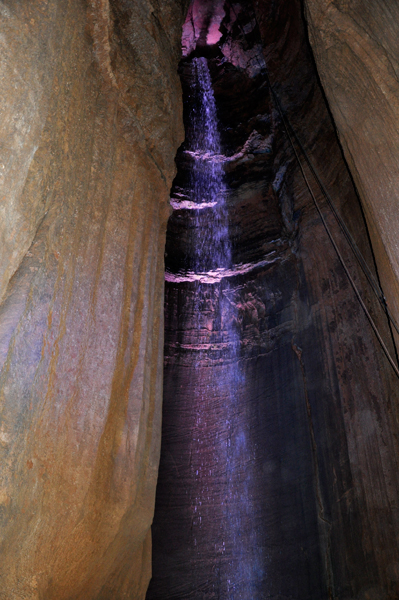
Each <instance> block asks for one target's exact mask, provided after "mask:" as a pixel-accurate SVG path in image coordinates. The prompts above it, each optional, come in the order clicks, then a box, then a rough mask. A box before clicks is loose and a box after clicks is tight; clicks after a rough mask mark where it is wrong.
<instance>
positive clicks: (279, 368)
mask: <svg viewBox="0 0 399 600" xmlns="http://www.w3.org/2000/svg"><path fill="white" fill-rule="evenodd" d="M254 11H255V12H252V11H251V9H250V8H248V6H247V5H245V6H244V5H241V6H239V5H237V4H235V5H234V12H233V11H232V9H230V10H229V9H228V8H226V5H225V17H224V20H223V21H222V23H221V27H220V31H221V32H222V34H223V35H222V37H221V38H220V40H219V42H218V45H217V46H213V47H209V46H208V47H207V48H205V49H204V47H199V45H198V44H197V47H196V49H195V50H193V53H192V54H191V56H190V55H189V56H187V57H186V58H185V59H183V61H182V63H181V66H180V72H181V77H182V84H183V89H184V91H185V125H186V132H187V136H189V135H190V126H191V125H190V123H191V121H190V110H191V109H192V107H193V97H192V94H191V93H190V86H191V85H192V81H191V80H190V68H189V61H190V58H191V57H192V56H195V55H200V54H201V53H202V54H205V55H206V56H207V58H208V64H209V68H210V72H211V75H212V81H213V88H214V92H215V98H216V103H217V107H218V117H219V121H220V132H221V139H222V144H223V156H221V157H220V161H221V162H222V163H223V167H224V171H225V181H226V184H227V187H228V193H227V200H226V202H227V206H228V211H229V218H230V234H231V239H232V242H233V267H232V271H231V272H230V273H229V277H228V278H226V283H225V287H223V285H222V286H221V288H218V289H219V290H220V291H219V292H218V293H216V291H215V290H216V287H215V286H212V285H211V284H210V283H206V282H205V283H203V284H202V286H205V289H202V292H201V293H203V294H204V298H205V299H204V301H203V304H202V306H200V307H198V302H197V297H198V293H199V288H198V285H199V284H198V281H184V277H186V275H187V268H188V265H190V264H191V261H192V255H193V252H194V251H195V248H194V247H193V228H194V227H195V222H194V220H193V219H192V216H191V215H192V209H191V208H184V206H183V204H180V203H184V202H185V201H186V202H187V201H189V199H190V198H189V196H190V192H189V181H190V176H189V168H190V167H191V166H192V157H191V156H190V155H189V154H188V153H187V148H186V147H185V146H184V145H183V147H182V148H181V149H180V151H179V153H178V156H177V165H178V174H177V177H176V179H175V183H174V188H173V190H172V205H173V206H174V209H175V210H174V213H173V215H172V217H171V218H170V220H169V225H168V234H167V245H166V252H167V257H166V270H167V275H166V277H167V282H166V298H165V326H166V337H165V382H164V417H163V442H162V453H161V465H160V473H159V482H158V488H157V502H156V511H155V519H154V526H153V532H154V550H153V551H154V558H153V579H152V581H151V584H150V588H149V591H148V594H147V598H148V599H149V600H150V599H151V600H160V599H172V598H173V599H174V600H177V599H181V600H183V599H184V600H185V599H187V598H190V597H192V598H195V599H196V600H199V599H203V600H205V599H210V598H219V599H223V600H224V599H226V600H227V599H229V600H230V599H232V600H233V599H234V600H236V599H238V598H239V599H240V600H241V599H242V600H254V599H255V598H256V599H263V598H265V599H266V598H273V599H276V600H277V599H279V600H282V599H286V598H295V599H297V600H324V599H325V600H327V599H328V600H329V599H330V598H339V599H342V600H344V599H348V598H357V599H359V598H368V597H370V598H371V597H373V594H374V595H375V597H381V598H391V599H394V598H396V597H397V596H398V594H399V591H398V587H397V585H398V584H397V581H396V579H395V575H394V573H395V572H396V571H395V568H394V567H391V570H389V572H388V570H387V565H388V564H390V565H394V564H396V563H397V562H398V554H399V552H398V546H397V532H398V526H399V523H398V517H399V514H398V510H397V507H396V501H395V498H397V496H398V491H399V489H398V486H399V482H398V475H397V473H398V471H397V456H398V452H397V451H398V448H397V437H396V436H397V427H398V426H397V417H398V414H397V401H398V392H397V389H398V386H397V381H396V379H395V376H394V374H393V372H392V371H391V368H390V366H389V364H388V363H387V361H386V359H385V357H384V355H383V353H382V350H381V348H380V346H379V345H378V342H377V340H376V338H375V336H374V333H373V331H372V329H371V328H370V325H369V323H368V321H367V318H366V317H365V315H364V313H363V311H362V309H361V307H360V305H359V302H358V300H357V299H356V297H355V295H354V292H353V289H352V287H351V286H350V284H349V282H348V280H347V277H346V275H345V273H344V270H343V268H342V266H341V264H340V262H339V260H338V258H337V256H336V254H335V251H334V249H333V247H332V246H331V243H330V241H329V239H328V237H327V234H326V232H325V230H324V228H323V225H322V224H321V222H320V218H319V217H318V215H317V212H316V209H315V208H314V205H313V202H312V199H311V197H310V196H309V193H308V191H307V189H306V187H305V185H304V182H303V178H302V176H301V174H300V172H299V169H298V167H297V165H296V163H295V160H294V156H293V152H292V149H291V148H290V145H289V143H288V141H287V138H286V135H285V133H284V130H283V126H282V123H281V119H280V117H279V115H278V112H277V110H276V106H275V105H274V103H273V100H272V99H271V97H270V92H269V90H268V86H267V85H266V83H265V79H264V76H263V75H262V73H261V72H260V69H259V63H258V60H257V59H256V56H259V55H258V54H257V52H258V49H259V45H260V40H262V43H263V56H264V57H265V59H266V63H267V66H268V72H269V75H270V78H271V80H272V82H273V84H274V85H275V90H276V92H277V94H278V96H279V98H280V99H281V102H282V105H283V106H284V108H285V110H286V111H287V113H288V114H289V117H290V119H291V121H292V123H293V125H294V127H295V129H296V131H297V133H298V135H299V137H300V138H301V140H302V141H303V143H304V144H305V145H306V147H307V149H308V151H309V153H310V155H311V158H312V160H313V161H314V164H315V165H316V167H317V169H318V171H319V173H320V175H321V177H322V179H323V182H324V183H325V185H327V187H328V189H329V191H330V193H331V194H332V196H333V198H334V200H335V202H336V204H337V207H338V208H339V211H340V213H341V214H342V215H343V217H344V219H345V221H346V223H347V225H348V227H349V228H350V230H351V233H352V235H353V236H354V238H355V239H356V242H357V244H358V245H359V247H360V248H361V250H362V252H363V254H364V255H365V257H366V259H367V261H368V262H369V264H370V266H371V267H372V268H373V258H372V254H371V250H370V245H369V241H368V235H367V231H366V228H365V222H364V219H363V215H362V211H361V208H360V204H359V200H358V198H357V196H356V193H355V191H354V189H353V186H352V184H351V179H350V176H349V174H348V171H347V169H346V166H345V163H344V161H343V158H342V154H341V151H340V148H339V146H338V143H337V139H336V136H335V131H334V128H333V125H332V122H331V119H330V116H329V113H328V110H327V108H326V105H325V101H324V98H323V95H322V93H321V90H320V87H319V84H318V81H317V76H316V72H315V68H314V64H313V61H312V57H311V54H310V51H309V47H308V45H307V41H306V35H305V28H304V21H303V19H302V15H301V8H300V4H299V3H298V2H295V1H292V2H291V1H288V2H280V3H278V4H277V3H272V4H270V3H266V2H255V3H254ZM255 18H256V20H255ZM242 31H246V32H248V33H247V36H246V38H245V40H244V39H243V37H242ZM226 48H229V49H231V48H233V49H234V52H232V51H230V52H229V53H228V52H227V51H226ZM226 56H227V58H226ZM322 206H323V212H324V213H325V214H326V215H327V221H328V223H329V226H330V227H331V230H332V232H333V234H334V237H335V238H336V240H337V242H338V245H339V247H340V249H341V252H342V253H343V256H344V257H345V260H346V262H347V264H348V267H349V269H350V271H351V273H352V276H353V278H354V279H355V281H356V283H357V285H358V286H359V287H360V288H361V290H362V294H363V296H364V298H365V299H366V303H367V306H368V307H369V309H370V311H371V312H372V314H373V315H374V317H375V319H376V321H377V322H378V325H379V327H380V329H381V332H382V335H383V336H384V339H385V340H386V341H387V344H388V345H389V346H390V349H391V351H392V352H393V346H392V340H391V338H390V332H389V330H388V327H387V324H386V321H385V318H384V317H383V315H381V312H380V309H379V307H378V306H377V303H376V301H375V300H374V299H373V298H372V296H371V293H370V292H369V290H368V288H367V285H366V282H365V280H364V276H363V275H362V273H361V271H360V268H359V267H358V265H357V263H356V261H355V259H354V257H353V256H352V255H351V253H350V251H349V249H348V248H347V246H346V243H345V241H343V240H342V237H341V234H340V232H339V229H338V227H337V225H336V223H335V222H334V220H333V218H332V217H331V216H328V211H327V208H326V206H325V205H324V204H322ZM200 235H201V232H196V236H197V238H198V236H200ZM226 298H227V302H228V303H230V304H232V305H234V307H235V311H234V312H235V315H236V316H235V323H234V327H233V328H232V326H231V325H232V324H231V323H229V322H228V317H227V314H228V311H227V312H226V310H225V309H223V306H224V304H223V302H226ZM221 305H222V310H220V306H221ZM217 314H218V315H219V317H218V318H216V316H215V315H217ZM231 331H235V332H237V334H238V336H239V338H240V347H239V352H238V354H237V356H236V357H235V358H234V359H233V361H232V360H231V355H229V354H228V351H227V349H228V348H229V345H231V344H232V340H233V338H232V334H231ZM235 335H236V333H234V336H235ZM205 350H206V352H205ZM229 357H230V358H229ZM232 363H233V364H232ZM232 373H235V375H234V377H232ZM215 381H218V382H220V381H222V382H223V383H222V388H223V390H224V393H221V394H220V395H219V397H216V396H215V393H214V391H212V390H214V389H215V385H216V384H215ZM217 385H220V383H218V384H217ZM232 388H234V390H233V391H232ZM218 389H219V388H218ZM210 390H211V391H210ZM232 393H233V394H234V397H235V398H236V402H237V404H236V406H237V410H236V412H235V415H234V420H233V421H231V422H229V423H226V419H225V415H226V402H227V401H229V400H228V399H229V397H230V398H231V394H232ZM237 431H245V432H246V435H247V445H246V448H245V456H244V455H242V454H241V455H239V453H238V456H239V459H238V460H237V461H236V462H234V461H231V459H229V456H228V453H227V454H226V455H222V453H221V451H220V448H222V447H223V446H221V444H220V438H222V439H224V440H228V439H231V440H232V444H235V445H236V448H239V442H238V437H237V436H236V437H234V436H235V435H236V432H237ZM231 432H232V433H231ZM215 457H218V460H217V461H216V460H215ZM216 462H217V464H218V465H219V466H218V469H219V471H218V475H217V476H216V475H215V474H214V473H213V469H215V463H216ZM228 469H231V471H228ZM207 470H208V474H207ZM209 471H212V473H210V472H209ZM226 472H228V473H230V480H231V481H232V482H233V485H232V486H231V487H230V496H229V495H228V494H227V495H226V489H227V488H226V485H221V481H223V477H224V478H226ZM201 494H202V497H203V501H204V504H206V506H205V507H203V508H202V513H201V514H202V516H203V518H204V520H205V523H204V522H201V523H200V522H199V519H198V517H197V515H196V510H195V507H196V505H197V499H198V498H199V497H200V496H201ZM226 496H227V497H226ZM229 502H230V503H235V508H234V510H233V513H234V515H235V520H234V522H233V526H234V527H235V528H236V530H237V532H238V534H237V536H236V537H235V538H234V536H233V538H232V539H233V542H234V543H230V545H229V547H223V540H224V539H225V538H224V536H223V527H224V526H225V523H226V520H227V519H228V515H230V514H231V511H230V512H229V511H228V510H227V509H226V505H227V506H228V505H229ZM254 532H255V533H254ZM254 535H256V546H254V539H255V538H254ZM243 564H246V565H247V569H246V570H245V569H244V570H243V569H242V568H240V566H239V565H241V566H242V565H243ZM228 567H229V568H230V571H229V568H228ZM234 569H235V570H234ZM228 572H230V573H231V572H233V573H234V575H233V578H232V579H231V580H229V579H228V576H227V573H228Z"/></svg>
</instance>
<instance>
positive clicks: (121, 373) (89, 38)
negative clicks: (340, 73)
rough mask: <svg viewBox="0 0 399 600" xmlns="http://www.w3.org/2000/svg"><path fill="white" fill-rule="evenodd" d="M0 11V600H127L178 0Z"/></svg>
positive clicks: (175, 123)
mask: <svg viewBox="0 0 399 600" xmlns="http://www.w3.org/2000/svg"><path fill="white" fill-rule="evenodd" d="M0 14H1V25H0V27H1V32H2V33H1V45H2V50H1V53H2V62H1V75H0V77H1V110H2V119H1V126H0V127H1V131H0V134H1V155H0V162H1V167H0V169H1V171H0V177H1V185H2V191H1V199H0V202H1V211H2V212H1V221H0V239H1V244H0V255H1V257H0V265H1V273H0V284H1V297H2V302H1V306H0V334H1V338H0V339H1V342H0V365H1V375H0V407H1V426H0V456H1V459H0V471H1V488H0V523H1V529H0V548H1V549H0V554H1V561H0V582H1V583H0V598H2V599H4V600H10V599H11V598H13V599H15V600H16V599H22V598H24V599H26V600H38V599H39V598H40V599H42V600H44V599H46V600H50V599H54V600H55V599H56V600H63V599H65V600H66V599H72V598H74V599H75V600H77V599H78V598H79V599H81V600H89V599H94V598H96V599H100V598H102V599H104V600H105V599H109V598H112V599H117V598H131V599H132V600H138V599H140V598H143V597H144V595H145V591H146V587H147V584H148V580H149V578H150V574H151V564H150V561H151V540H150V533H149V528H150V524H151V520H152V514H153V504H154V495H155V485H156V478H157V468H158V459H159V446H160V419H161V388H162V351H163V279H164V263H163V255H164V244H165V229H166V220H167V216H168V214H169V209H168V205H167V200H168V196H169V189H170V185H171V181H172V178H173V175H174V155H175V151H176V148H177V146H178V145H179V143H180V142H181V140H182V124H181V92H180V83H179V80H178V77H177V74H176V67H177V61H178V57H179V55H180V48H179V44H180V31H181V19H182V16H183V2H178V1H176V2H157V1H155V2H151V3H149V2H146V1H144V2H141V3H140V5H137V3H134V2H128V1H120V2H113V3H112V7H109V5H108V2H106V1H97V0H93V1H91V2H88V3H85V2H82V1H81V0H55V1H47V0H33V1H30V2H13V1H7V0H6V1H5V2H2V3H1V7H0Z"/></svg>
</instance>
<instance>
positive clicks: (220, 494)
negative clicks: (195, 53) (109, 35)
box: [148, 58, 264, 600]
mask: <svg viewBox="0 0 399 600" xmlns="http://www.w3.org/2000/svg"><path fill="white" fill-rule="evenodd" d="M191 69H192V71H191V75H192V77H191V83H192V85H191V89H190V97H189V106H190V112H189V119H188V121H189V122H188V123H187V128H186V141H185V144H184V147H183V149H182V150H181V160H184V162H185V165H186V167H187V171H188V175H187V177H188V180H185V186H184V187H179V186H178V185H177V184H175V186H174V188H173V190H172V201H171V204H172V206H173V208H174V209H175V210H174V213H173V215H172V217H171V222H170V224H169V227H173V228H175V233H174V235H176V238H174V239H176V240H177V243H178V244H179V248H181V254H179V258H178V261H179V262H178V263H176V260H175V258H174V257H175V256H176V255H173V247H172V246H171V244H173V240H172V238H169V246H168V248H169V250H170V251H171V252H172V258H167V259H166V280H167V284H166V287H167V294H168V297H169V299H170V301H172V300H171V299H172V298H173V302H174V303H175V304H174V305H172V304H169V307H168V310H170V311H172V312H173V313H174V314H175V315H176V320H175V321H174V327H173V339H170V341H168V340H166V346H165V366H166V368H165V399H166V400H167V401H168V403H169V405H168V409H167V410H166V411H165V415H164V425H163V440H164V442H163V451H162V457H163V458H162V460H163V462H162V461H161V468H160V477H161V478H162V482H163V483H162V484H161V488H159V487H158V490H159V501H158V505H157V506H158V509H157V510H158V513H156V518H155V521H156V520H157V518H158V515H159V518H160V523H161V524H163V527H164V528H163V529H162V530H160V531H159V532H157V531H155V535H156V536H157V539H158V540H162V541H161V542H158V546H157V553H158V556H159V558H157V565H159V567H158V568H159V571H158V576H157V578H156V580H155V581H154V582H153V585H152V586H150V591H149V594H148V599H149V600H159V599H160V598H162V597H165V598H169V597H170V598H172V597H173V598H174V600H178V599H179V600H187V599H188V598H193V599H195V600H211V599H212V600H260V598H262V597H263V595H262V594H263V581H264V569H263V564H264V560H263V555H262V547H264V540H263V539H261V537H260V534H259V531H258V529H259V511H258V516H257V521H256V519H255V517H254V513H255V512H256V506H255V498H256V491H255V485H256V481H255V480H256V477H255V469H256V468H259V465H258V466H256V460H255V459H256V456H255V454H256V442H255V441H254V439H253V437H252V438H251V435H252V434H253V432H251V430H250V427H249V422H250V417H249V414H250V413H251V406H250V405H249V403H248V401H247V399H246V397H245V378H244V369H243V368H242V365H241V358H240V357H241V347H240V344H241V342H240V331H241V324H240V315H239V310H240V271H239V270H238V269H237V267H236V266H235V265H234V264H233V263H234V253H233V247H232V243H231V232H230V231H229V221H230V219H229V206H228V203H229V190H228V186H227V185H226V183H225V174H224V163H225V161H226V157H225V156H224V155H223V148H222V143H221V138H220V133H219V127H218V118H217V109H216V103H215V96H214V92H213V88H212V81H211V76H210V72H209V68H208V63H207V60H206V59H205V58H194V59H193V60H192V61H191ZM187 189H188V191H187ZM230 208H231V207H230ZM181 315H183V316H181ZM252 422H253V417H252ZM170 481H173V486H170V483H169V482H170ZM164 494H165V495H164ZM161 513H162V516H161ZM256 523H257V525H256ZM158 536H159V537H158ZM163 540H169V541H168V544H169V547H168V551H166V552H164V551H163V546H162V547H161V545H160V544H163V543H164V542H163Z"/></svg>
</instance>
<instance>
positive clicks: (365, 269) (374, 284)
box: [227, 2, 399, 378]
mask: <svg viewBox="0 0 399 600" xmlns="http://www.w3.org/2000/svg"><path fill="white" fill-rule="evenodd" d="M227 3H228V4H229V6H230V8H231V10H232V12H233V13H234V15H235V17H236V22H237V24H238V27H239V29H240V30H241V34H242V36H243V37H244V39H246V34H245V32H244V30H243V28H242V26H241V25H240V22H239V19H238V15H237V13H236V11H235V10H234V7H233V6H232V4H231V3H230V2H227ZM254 17H255V21H256V24H257V26H258V29H259V25H258V23H257V19H256V15H254ZM255 58H256V60H257V62H258V65H259V68H260V71H261V73H262V74H263V75H264V77H265V79H266V83H267V85H268V87H269V89H270V92H271V94H272V98H273V100H274V103H275V105H276V107H277V110H278V112H279V115H280V118H281V121H282V123H283V126H284V129H285V132H286V134H287V137H288V140H289V142H290V144H291V146H292V149H293V152H294V154H295V158H296V160H297V162H298V166H299V168H300V171H301V173H302V176H303V179H304V181H305V184H306V187H307V188H308V191H309V194H310V196H311V197H312V200H313V203H314V205H315V207H316V209H317V212H318V214H319V216H320V219H321V221H322V223H323V225H324V228H325V230H326V233H327V235H328V237H329V239H330V241H331V244H332V245H333V247H334V250H335V252H336V254H337V256H338V259H339V261H340V263H341V265H342V267H343V269H344V271H345V273H346V275H347V277H348V279H349V281H350V284H351V285H352V288H353V291H354V292H355V295H356V297H357V299H358V300H359V302H360V305H361V307H362V309H363V311H364V312H365V314H366V317H367V319H368V320H369V322H370V325H371V327H372V329H373V331H374V333H375V335H376V337H377V339H378V341H379V343H380V345H381V347H382V349H383V351H384V353H385V356H386V357H387V359H388V361H389V363H390V365H391V366H392V368H393V370H394V372H395V374H396V375H397V377H398V378H399V369H398V366H397V364H396V362H395V361H394V359H393V358H392V356H391V354H390V352H389V350H388V348H387V346H386V344H385V342H384V340H383V339H382V337H381V334H380V332H379V330H378V327H377V325H376V324H375V322H374V320H373V317H372V316H371V314H370V312H369V310H368V309H367V306H366V305H365V303H364V301H363V298H362V297H361V294H360V291H359V290H358V288H357V286H356V284H355V282H354V280H353V278H352V276H351V274H350V272H349V269H348V267H347V266H346V263H345V261H344V258H343V256H342V254H341V252H340V250H339V248H338V246H337V244H336V242H335V240H334V237H333V235H332V233H331V231H330V229H329V227H328V225H327V222H326V220H325V218H324V216H323V213H322V211H321V208H320V205H319V203H318V201H317V198H316V196H315V194H314V192H313V190H312V187H311V185H310V182H309V179H308V177H307V175H306V172H305V170H304V167H303V164H302V162H301V159H300V156H299V153H298V151H297V149H296V147H295V144H294V139H295V141H296V143H297V145H298V147H299V148H300V151H301V153H302V155H303V157H304V158H305V161H306V163H307V165H308V168H309V170H310V172H311V173H312V175H313V177H314V179H315V180H316V182H317V184H318V186H319V188H320V191H321V192H322V194H323V196H324V198H325V199H326V201H327V204H328V206H329V208H330V210H331V212H332V213H333V215H334V217H335V219H336V221H337V223H338V225H339V226H340V228H341V231H342V232H343V234H344V236H345V238H346V240H347V241H348V243H349V245H350V247H351V249H352V251H353V253H354V255H355V257H356V258H357V260H358V262H359V265H360V267H361V269H362V270H363V273H364V274H365V276H366V278H367V280H368V282H369V283H370V285H371V287H372V289H373V291H374V293H375V295H376V297H377V299H378V301H379V302H380V304H381V306H382V307H383V309H384V312H385V313H386V315H387V317H388V322H389V326H390V328H391V324H392V325H393V326H394V328H395V330H396V332H397V333H398V334H399V326H398V324H397V322H396V320H395V319H394V317H393V315H392V313H391V312H390V310H389V308H388V306H387V303H386V299H385V296H384V293H383V291H382V289H381V286H380V285H379V283H378V281H377V280H376V278H375V277H374V275H373V273H372V272H371V270H370V268H369V266H368V264H367V262H366V260H365V259H364V257H363V255H362V253H361V252H360V250H359V248H358V246H357V245H356V242H355V241H354V239H353V237H352V236H351V234H350V232H349V230H348V228H347V226H346V224H345V222H344V221H343V219H342V217H341V216H340V214H339V212H338V211H337V209H336V207H335V205H334V203H333V201H332V199H331V196H330V195H329V193H328V192H327V190H326V188H325V186H324V184H323V183H322V181H321V179H320V177H319V175H318V173H317V171H316V169H315V167H314V165H313V163H312V161H311V160H310V158H309V156H308V154H307V152H306V150H305V148H304V147H303V145H302V143H301V142H300V140H299V138H298V136H297V134H296V132H295V130H294V128H293V127H292V125H291V123H290V121H289V119H288V117H287V116H286V115H285V114H284V111H283V108H282V106H281V104H280V101H279V98H278V96H277V94H276V92H275V91H274V89H273V86H272V84H271V81H270V77H269V73H268V70H267V67H266V63H265V60H264V58H263V56H262V60H260V59H259V57H258V56H256V57H255ZM391 334H392V329H391ZM392 337H393V335H392ZM393 344H394V347H395V352H396V345H395V341H394V340H393Z"/></svg>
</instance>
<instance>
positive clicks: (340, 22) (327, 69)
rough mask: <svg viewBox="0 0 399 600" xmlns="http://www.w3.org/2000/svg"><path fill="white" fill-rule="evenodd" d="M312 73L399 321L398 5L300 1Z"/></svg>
mask: <svg viewBox="0 0 399 600" xmlns="http://www.w3.org/2000/svg"><path fill="white" fill-rule="evenodd" d="M305 6H306V16H307V20H308V26H309V36H310V41H311V43H312V47H313V52H314V56H315V60H316V63H317V68H318V72H319V75H320V78H321V82H322V84H323V88H324V91H325V93H326V96H327V99H328V102H329V105H330V108H331V111H332V114H333V116H334V120H335V123H336V126H337V130H338V133H339V136H340V139H341V143H342V146H343V149H344V152H345V156H346V159H347V161H348V163H349V166H350V169H351V172H352V174H353V177H354V179H355V182H356V185H357V187H358V190H359V193H360V196H361V198H362V202H363V206H364V209H365V212H366V217H367V221H368V223H369V227H370V232H371V236H372V240H373V246H374V249H375V253H376V259H377V261H378V266H379V271H380V275H381V279H382V283H383V286H384V290H385V294H386V297H387V300H388V304H389V306H390V308H391V310H392V311H393V313H394V314H395V316H396V320H397V321H398V320H399V246H398V236H399V213H398V189H399V152H398V145H399V100H398V98H399V51H398V44H397V39H398V27H399V26H398V23H399V5H398V3H397V2H392V1H390V0H385V1H381V2H378V1H376V0H374V1H372V2H369V1H368V0H356V1H342V0H336V1H335V0H333V1H331V0H328V1H327V0H306V1H305Z"/></svg>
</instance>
